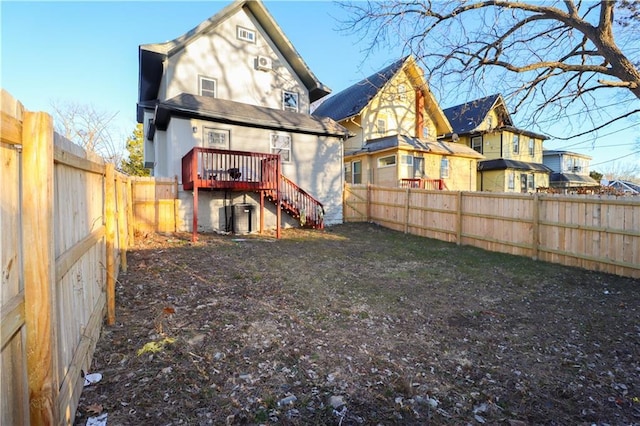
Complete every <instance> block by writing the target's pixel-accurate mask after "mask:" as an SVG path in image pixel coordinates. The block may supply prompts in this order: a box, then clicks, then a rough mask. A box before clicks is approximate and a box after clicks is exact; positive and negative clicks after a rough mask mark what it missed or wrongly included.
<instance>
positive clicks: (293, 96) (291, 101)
mask: <svg viewBox="0 0 640 426" xmlns="http://www.w3.org/2000/svg"><path fill="white" fill-rule="evenodd" d="M282 109H283V110H285V111H293V112H298V94H297V93H295V92H286V91H285V92H282Z"/></svg>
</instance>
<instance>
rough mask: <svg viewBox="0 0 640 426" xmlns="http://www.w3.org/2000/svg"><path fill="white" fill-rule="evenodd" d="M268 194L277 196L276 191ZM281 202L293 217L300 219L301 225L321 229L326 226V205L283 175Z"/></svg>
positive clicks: (272, 196) (271, 196) (273, 196)
mask: <svg viewBox="0 0 640 426" xmlns="http://www.w3.org/2000/svg"><path fill="white" fill-rule="evenodd" d="M267 195H268V196H269V197H270V198H275V197H276V195H277V194H276V193H275V191H269V192H268V193H267ZM280 204H281V207H282V208H283V209H284V210H286V211H287V212H288V213H289V214H291V215H292V216H293V217H295V218H297V219H298V220H299V221H300V225H302V226H308V227H311V228H318V229H321V228H323V227H324V207H323V205H322V203H321V202H320V201H318V200H316V199H315V198H313V197H312V196H311V195H310V194H309V193H307V192H306V191H305V190H304V189H302V188H300V187H299V186H298V185H296V184H295V182H293V181H292V180H291V179H289V178H287V177H286V176H282V179H281V181H280Z"/></svg>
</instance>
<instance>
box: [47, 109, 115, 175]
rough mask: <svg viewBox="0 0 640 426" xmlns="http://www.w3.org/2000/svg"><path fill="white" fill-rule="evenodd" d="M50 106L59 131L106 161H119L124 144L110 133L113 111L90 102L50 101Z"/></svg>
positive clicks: (112, 125)
mask: <svg viewBox="0 0 640 426" xmlns="http://www.w3.org/2000/svg"><path fill="white" fill-rule="evenodd" d="M52 108H53V118H54V125H55V128H56V131H57V132H58V133H59V134H61V135H62V136H64V137H65V138H67V139H69V140H70V141H71V142H73V143H75V144H77V145H80V146H81V147H82V148H84V149H85V151H87V152H91V153H94V154H97V155H99V156H101V157H102V158H103V159H104V160H105V161H107V162H109V163H114V164H116V165H119V164H120V162H121V160H122V157H123V149H124V144H123V142H122V141H119V140H118V139H114V136H113V128H114V119H115V118H116V116H117V115H118V113H117V112H116V113H113V112H106V111H100V110H97V109H96V108H95V107H94V106H92V105H84V104H79V103H73V102H59V101H57V102H53V103H52ZM122 140H124V139H122Z"/></svg>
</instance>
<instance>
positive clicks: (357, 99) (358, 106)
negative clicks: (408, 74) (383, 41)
mask: <svg viewBox="0 0 640 426" xmlns="http://www.w3.org/2000/svg"><path fill="white" fill-rule="evenodd" d="M407 58H408V57H404V58H402V59H400V60H398V61H396V62H394V63H392V64H391V65H389V66H388V67H386V68H383V69H381V70H380V71H378V72H376V73H374V74H371V75H370V76H369V77H367V78H365V79H363V80H360V81H359V82H357V83H356V84H354V85H352V86H349V87H347V88H346V89H344V90H342V91H341V92H339V93H336V94H335V95H333V96H331V97H330V98H328V99H327V100H326V101H324V102H323V103H322V104H320V106H319V107H318V108H316V110H315V111H314V112H313V114H314V115H319V116H323V117H331V118H332V119H334V120H336V121H342V120H346V119H348V118H351V117H353V116H355V115H358V114H359V113H360V111H362V109H363V108H364V107H365V106H367V105H368V104H369V102H370V101H371V99H373V97H374V96H375V95H377V94H378V92H379V91H380V90H381V89H382V88H383V87H384V85H385V84H387V82H388V81H389V80H391V78H392V77H393V76H394V75H396V73H397V72H398V71H399V70H400V68H402V66H403V65H404V63H405V61H406V60H407Z"/></svg>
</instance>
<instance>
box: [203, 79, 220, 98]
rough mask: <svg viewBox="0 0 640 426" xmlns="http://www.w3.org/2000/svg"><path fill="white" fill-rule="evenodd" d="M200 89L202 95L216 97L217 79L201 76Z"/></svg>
mask: <svg viewBox="0 0 640 426" xmlns="http://www.w3.org/2000/svg"><path fill="white" fill-rule="evenodd" d="M199 86H200V88H199V90H200V96H207V97H209V98H215V97H216V86H217V84H216V80H215V79H213V78H209V77H203V76H200V77H199Z"/></svg>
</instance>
